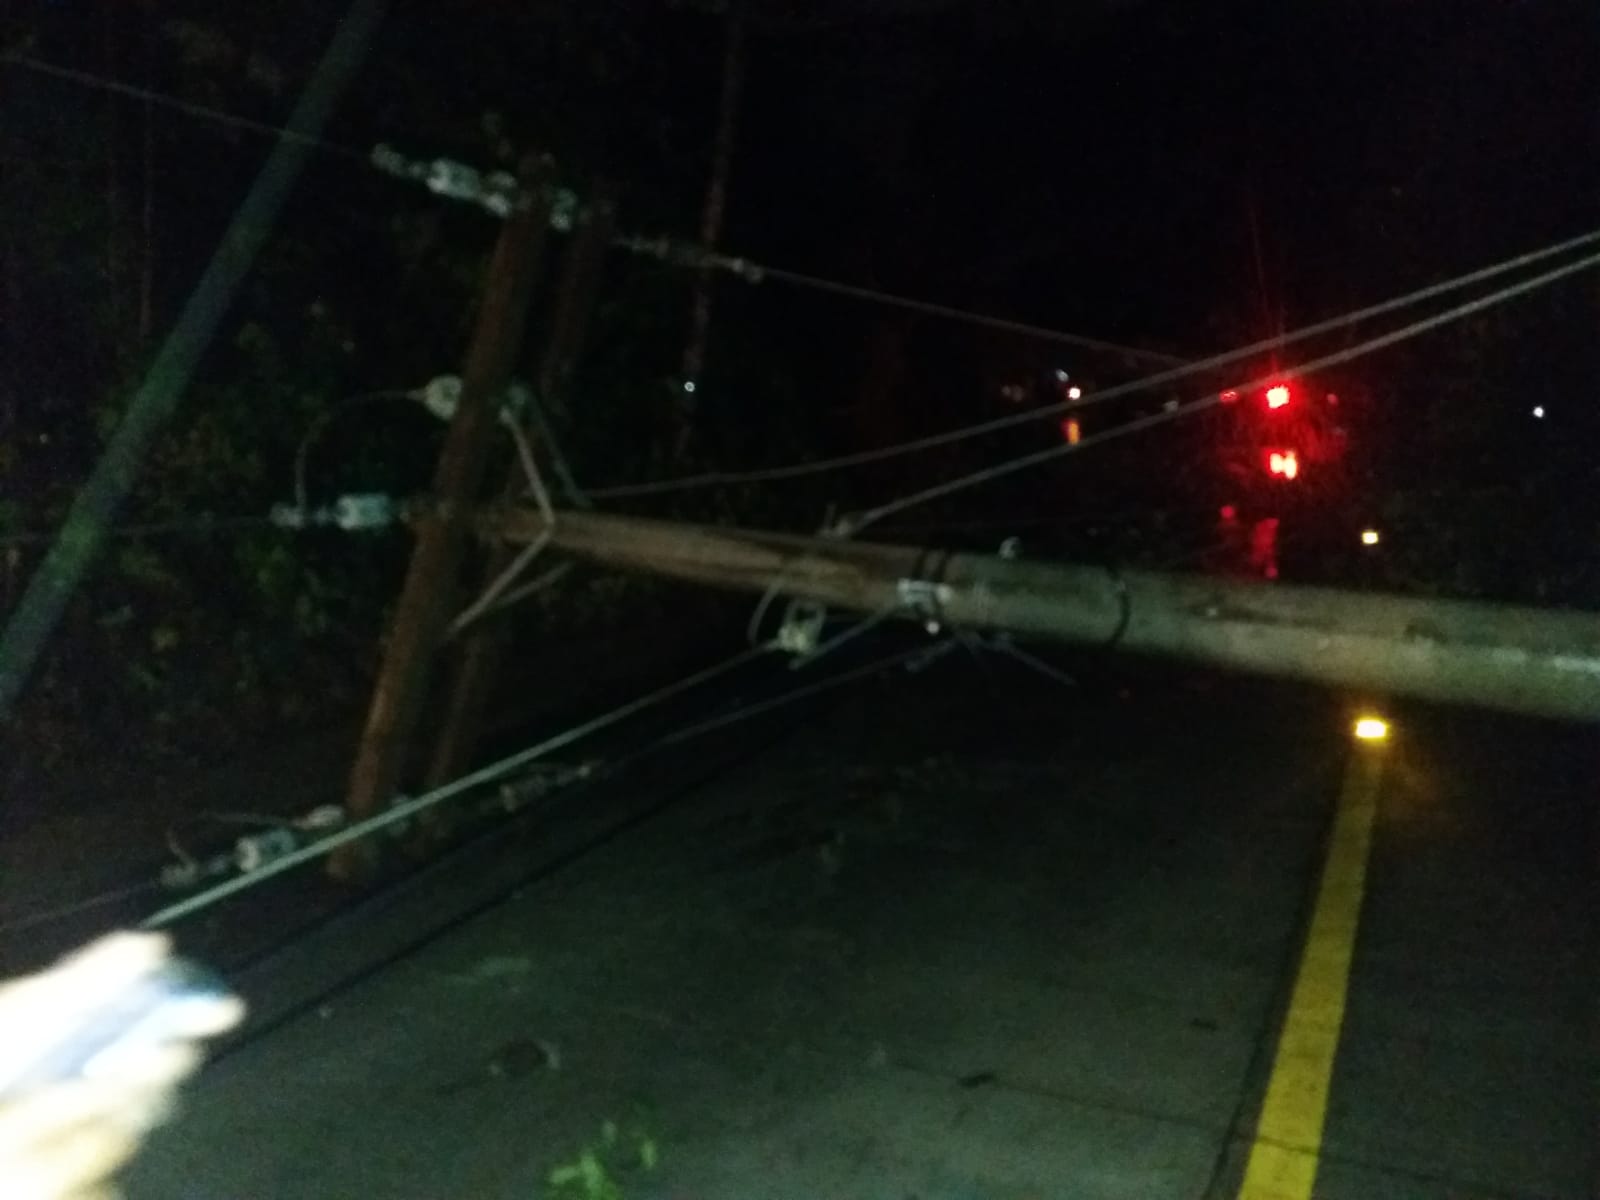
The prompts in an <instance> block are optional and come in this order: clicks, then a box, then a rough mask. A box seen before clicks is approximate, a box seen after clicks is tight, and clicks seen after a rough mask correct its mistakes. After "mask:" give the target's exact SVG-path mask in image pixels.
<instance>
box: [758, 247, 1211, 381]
mask: <svg viewBox="0 0 1600 1200" xmlns="http://www.w3.org/2000/svg"><path fill="white" fill-rule="evenodd" d="M752 265H753V266H754V267H755V268H756V270H757V271H759V272H760V276H761V278H762V279H776V280H778V281H779V282H781V283H787V284H791V285H793V286H794V287H804V288H812V289H814V290H816V291H820V292H830V293H832V294H833V295H836V296H848V297H850V298H851V299H854V300H865V301H867V302H869V303H872V304H882V305H885V306H887V307H890V308H903V309H907V310H908V311H910V312H917V313H922V314H923V315H925V316H930V317H945V318H947V319H949V320H952V321H962V322H964V323H966V324H968V325H977V326H979V327H981V328H984V329H998V330H1000V331H1001V332H1004V333H1015V334H1018V335H1020V336H1022V337H1027V338H1033V339H1034V340H1035V341H1041V342H1056V343H1058V344H1060V345H1063V346H1077V347H1079V348H1080V349H1083V350H1094V351H1097V352H1100V353H1103V354H1115V355H1120V356H1121V357H1123V358H1141V359H1146V360H1148V361H1150V362H1163V363H1168V364H1186V363H1187V362H1188V361H1189V360H1188V359H1185V358H1179V357H1178V356H1177V355H1174V354H1163V353H1161V352H1160V351H1157V350H1144V349H1141V348H1139V347H1137V346H1127V345H1123V344H1121V343H1118V342H1107V341H1103V340H1101V339H1099V338H1092V337H1085V336H1083V335H1082V334H1076V333H1066V332H1064V331H1062V330H1060V329H1050V328H1047V327H1046V326H1043V325H1029V324H1027V323H1025V322H1023V321H1013V320H1009V319H1008V318H1005V317H992V316H989V315H988V314H986V313H981V312H973V311H971V310H970V309H964V308H955V307H953V306H951V305H948V304H935V303H933V302H932V301H929V300H918V299H915V298H914V297H911V296H901V295H897V294H896V293H893V292H884V291H879V290H878V289H877V288H869V287H862V286H861V285H859V284H854V283H841V282H839V281H838V280H835V279H824V278H823V277H821V276H820V275H806V274H802V273H801V272H799V271H790V270H786V269H784V268H782V267H769V266H765V265H763V264H760V263H756V264H752Z"/></svg>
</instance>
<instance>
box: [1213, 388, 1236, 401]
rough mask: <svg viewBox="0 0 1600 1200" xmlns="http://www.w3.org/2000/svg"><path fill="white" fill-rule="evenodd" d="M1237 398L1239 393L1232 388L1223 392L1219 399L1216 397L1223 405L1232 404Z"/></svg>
mask: <svg viewBox="0 0 1600 1200" xmlns="http://www.w3.org/2000/svg"><path fill="white" fill-rule="evenodd" d="M1238 398H1239V393H1238V392H1237V391H1236V390H1235V389H1233V388H1229V389H1228V390H1227V391H1225V392H1223V393H1222V395H1221V396H1220V397H1218V399H1220V400H1221V401H1222V402H1223V403H1224V404H1232V403H1233V402H1234V401H1235V400H1237V399H1238Z"/></svg>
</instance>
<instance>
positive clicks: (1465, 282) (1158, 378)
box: [586, 230, 1600, 499]
mask: <svg viewBox="0 0 1600 1200" xmlns="http://www.w3.org/2000/svg"><path fill="white" fill-rule="evenodd" d="M1595 242H1600V230H1595V231H1593V232H1590V233H1586V234H1583V235H1581V236H1579V237H1574V238H1569V239H1568V240H1566V241H1564V242H1558V243H1556V244H1554V245H1551V246H1546V247H1544V248H1542V249H1539V250H1533V251H1530V252H1528V253H1526V254H1520V255H1517V256H1515V257H1513V258H1508V259H1503V260H1501V261H1499V262H1496V263H1493V264H1491V265H1489V266H1486V267H1481V268H1479V269H1477V270H1475V271H1471V272H1469V273H1467V274H1465V275H1458V276H1454V277H1452V278H1450V279H1446V280H1443V281H1441V282H1439V283H1434V284H1429V285H1428V286H1427V287H1423V288H1419V289H1417V290H1416V291H1412V292H1407V293H1405V294H1404V295H1401V296H1396V297H1394V298H1392V299H1389V300H1384V301H1380V302H1379V303H1377V304H1371V305H1368V306H1367V307H1365V308H1359V309H1355V310H1352V311H1350V312H1346V313H1343V314H1340V315H1338V316H1335V317H1330V318H1328V319H1327V320H1324V321H1318V322H1316V323H1314V324H1312V325H1307V326H1304V327H1302V328H1300V329H1295V330H1292V331H1290V332H1288V333H1283V334H1279V335H1277V336H1275V337H1270V338H1263V339H1262V340H1260V341H1257V342H1252V343H1250V344H1249V345H1247V346H1241V347H1239V348H1237V349H1234V350H1228V351H1225V352H1223V353H1220V354H1214V355H1212V356H1211V357H1209V358H1204V359H1200V360H1198V361H1195V362H1192V363H1186V364H1185V365H1183V366H1180V367H1174V368H1173V369H1171V370H1168V371H1161V372H1158V373H1157V374H1155V375H1147V376H1143V377H1142V378H1139V379H1134V380H1131V381H1129V382H1128V383H1123V384H1118V385H1116V386H1114V387H1110V388H1105V389H1103V390H1101V391H1097V392H1093V393H1091V394H1089V395H1087V396H1083V397H1080V398H1079V399H1077V400H1065V401H1061V402H1059V403H1053V404H1046V405H1041V406H1038V407H1035V408H1030V409H1025V410H1023V411H1022V412H1018V413H1008V414H1007V415H1005V416H1003V417H995V418H993V419H991V420H987V421H980V422H977V423H975V424H972V425H963V426H960V427H958V428H955V429H949V430H946V431H944V432H943V433H934V434H929V435H927V436H926V437H919V438H912V439H910V440H908V441H904V442H897V443H895V444H894V445H892V446H882V447H879V448H877V449H874V450H861V451H856V452H854V453H851V454H840V455H835V456H833V457H830V458H823V459H817V460H815V461H812V462H805V463H792V464H788V465H785V466H780V467H765V468H757V469H754V470H749V471H704V472H700V473H698V474H694V475H682V476H678V477H676V478H672V479H662V480H655V481H647V482H643V483H632V484H618V485H611V486H607V487H600V488H589V489H587V491H586V494H587V495H589V496H591V497H595V498H598V499H622V498H626V497H632V496H652V495H661V494H666V493H670V492H680V491H691V490H697V489H700V488H706V487H719V486H732V485H738V484H746V483H772V482H778V481H781V480H786V479H796V478H801V477H804V476H808V475H820V474H825V473H827V472H831V471H837V470H844V469H848V468H850V467H857V466H865V465H866V464H868V463H875V462H883V461H885V460H888V459H892V458H899V457H902V456H904V455H908V454H916V453H920V452H921V451H924V450H933V449H936V448H938V447H940V446H948V445H953V444H955V443H958V442H963V441H967V440H969V439H971V438H976V437H982V436H984V435H986V434H990V433H998V432H1000V431H1001V430H1005V429H1011V428H1014V427H1016V426H1019V425H1026V424H1030V423H1032V422H1034V421H1038V420H1041V419H1044V418H1047V417H1056V416H1060V415H1061V414H1063V413H1067V412H1072V411H1076V410H1078V409H1083V408H1089V407H1091V406H1094V405H1099V404H1105V403H1107V402H1109V401H1111V400H1117V399H1121V398H1122V397H1124V396H1128V395H1132V394H1133V393H1136V392H1143V391H1149V390H1150V389H1152V388H1157V387H1160V386H1162V385H1163V384H1167V383H1173V382H1176V381H1178V380H1180V379H1184V378H1187V377H1189V376H1191V375H1196V374H1200V373H1202V372H1207V371H1213V370H1216V369H1218V368H1221V367H1226V366H1231V365H1232V364H1234V363H1236V362H1239V361H1241V360H1243V359H1248V358H1252V357H1255V356H1256V355H1259V354H1263V353H1265V352H1266V351H1269V350H1276V349H1280V348H1282V347H1284V346H1288V345H1293V344H1294V343H1296V342H1300V341H1303V340H1305V339H1307V338H1311V337H1315V336H1317V335H1318V334H1323V333H1330V332H1332V331H1334V330H1336V329H1340V328H1343V327H1345V326H1349V325H1355V324H1359V323H1360V322H1362V321H1367V320H1370V319H1372V318H1373V317H1379V316H1383V315H1385V314H1387V313H1390V312H1394V311H1396V310H1397V309H1401V308H1409V307H1411V306H1413V305H1416V304H1420V303H1422V302H1424V301H1426V300H1432V299H1435V298H1437V297H1439V296H1442V295H1446V294H1448V293H1450V292H1453V291H1459V290H1460V289H1462V288H1465V287H1470V286H1471V285H1473V284H1475V283H1482V282H1484V281H1485V280H1488V279H1492V278H1495V277H1496V276H1499V275H1503V274H1506V273H1507V272H1510V271H1515V270H1517V269H1519V268H1521V267H1526V266H1531V265H1533V264H1534V263H1538V262H1542V261H1544V260H1546V259H1549V258H1553V257H1555V256H1557V255H1560V254H1562V253H1565V252H1566V251H1569V250H1575V249H1578V248H1579V247H1582V246H1588V245H1591V244H1593V243H1595ZM1300 369H1302V370H1303V369H1304V368H1300ZM1268 382H1271V380H1269V381H1268Z"/></svg>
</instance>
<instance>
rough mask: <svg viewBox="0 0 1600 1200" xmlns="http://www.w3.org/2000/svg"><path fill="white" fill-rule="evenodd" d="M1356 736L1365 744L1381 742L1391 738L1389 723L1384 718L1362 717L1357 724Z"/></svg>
mask: <svg viewBox="0 0 1600 1200" xmlns="http://www.w3.org/2000/svg"><path fill="white" fill-rule="evenodd" d="M1355 734H1356V737H1358V738H1360V739H1361V740H1362V741H1363V742H1381V741H1383V740H1384V739H1385V738H1386V737H1388V736H1389V722H1387V721H1385V720H1384V719H1383V718H1382V717H1362V718H1361V719H1360V720H1358V721H1357V722H1356V729H1355Z"/></svg>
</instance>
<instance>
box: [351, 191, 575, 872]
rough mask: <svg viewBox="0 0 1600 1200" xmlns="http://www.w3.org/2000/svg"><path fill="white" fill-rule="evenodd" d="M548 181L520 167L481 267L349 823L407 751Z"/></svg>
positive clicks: (528, 286)
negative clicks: (481, 283)
mask: <svg viewBox="0 0 1600 1200" xmlns="http://www.w3.org/2000/svg"><path fill="white" fill-rule="evenodd" d="M548 177H549V166H548V164H547V163H543V162H541V163H538V164H532V165H530V167H529V168H528V169H525V170H524V172H523V179H524V182H525V185H526V186H527V188H528V191H529V193H530V195H532V196H533V197H534V200H533V202H532V203H531V204H530V205H529V206H528V207H527V208H525V209H523V210H522V211H521V212H519V213H517V214H516V215H515V216H513V217H512V218H511V219H510V220H509V221H507V222H506V225H505V227H504V228H503V229H502V230H501V232H500V240H499V242H498V243H497V244H496V246H495V250H494V257H493V259H492V260H491V262H490V264H489V280H488V284H487V286H486V288H485V290H484V296H483V302H482V307H481V308H480V310H479V313H478V323H477V329H476V331H475V332H474V334H473V339H472V346H471V348H470V350H469V351H468V354H467V362H466V367H465V369H464V370H463V372H462V379H461V399H460V401H459V404H458V407H457V409H456V413H455V416H454V418H453V419H452V421H451V423H450V432H449V434H448V435H447V436H446V438H445V444H444V448H443V449H442V450H441V451H440V454H439V465H438V468H437V470H436V472H435V474H434V482H433V491H434V498H435V501H436V503H435V505H433V506H432V509H431V511H430V514H429V516H428V517H427V519H426V520H424V521H423V522H422V523H421V527H420V529H419V530H418V534H417V545H416V548H415V550H414V551H413V552H412V555H411V566H410V569H409V571H408V572H407V574H406V581H405V586H404V589H403V590H402V591H401V594H400V602H399V604H398V606H397V607H396V609H395V615H394V620H393V622H392V624H391V626H390V631H389V642H388V647H387V649H386V651H385V653H384V658H383V666H382V668H381V669H380V671H379V674H378V681H377V684H376V685H375V686H374V688H373V692H372V704H371V707H370V708H369V709H368V712H367V723H366V727H365V729H364V730H363V732H362V735H361V744H360V747H359V749H358V750H357V752H356V759H355V765H354V766H353V767H352V769H351V772H350V788H349V793H348V797H347V800H346V809H347V811H348V814H349V817H350V819H351V820H352V821H360V820H364V819H365V818H367V817H370V816H371V815H372V814H373V813H375V812H376V811H378V809H379V808H380V807H381V806H383V805H385V804H387V803H388V802H389V800H390V799H391V798H392V797H393V795H394V793H395V790H396V789H397V788H398V787H399V786H400V782H401V776H402V775H403V773H404V770H405V767H406V763H407V761H408V759H409V757H410V747H411V739H412V736H413V734H414V733H415V731H416V726H417V722H418V720H419V718H420V717H421V714H422V702H423V699H424V697H425V695H426V692H427V686H428V681H429V677H430V674H431V668H432V666H433V659H434V654H435V651H436V650H437V649H438V645H439V638H440V636H441V634H442V633H443V629H444V623H445V619H446V616H447V606H448V604H449V603H450V601H451V600H453V599H454V598H455V597H456V594H457V590H458V589H457V586H456V584H457V580H456V576H457V572H458V571H459V570H460V566H461V559H462V555H463V552H464V551H465V549H466V546H467V540H468V534H469V533H470V520H471V511H472V506H473V505H474V504H475V503H476V502H477V499H478V495H479V489H480V487H481V485H482V482H483V472H484V467H485V465H486V461H487V458H488V454H489V447H490V442H491V439H492V437H493V434H494V430H495V427H496V422H497V415H498V414H497V413H496V412H495V409H494V403H493V401H494V398H495V397H497V396H499V395H501V394H502V393H503V392H504V390H505V388H506V384H507V382H508V381H509V379H510V377H511V370H512V366H513V364H514V363H515V360H516V356H517V353H518V351H519V349H520V347H521V344H522V331H523V326H524V324H525V322H526V319H527V311H528V302H529V299H530V296H531V294H532V291H533V282H534V279H535V277H536V276H537V274H538V268H539V260H540V256H541V253H542V251H543V248H544V243H545V231H546V227H547V226H548V224H549V206H550V189H549V187H548V186H547V181H548ZM370 854H371V851H370V844H369V843H365V842H363V843H353V844H351V845H350V846H348V847H346V848H344V850H343V851H341V853H339V854H337V855H335V856H334V858H333V859H331V860H330V863H329V870H330V872H331V873H332V874H333V875H334V876H335V877H338V878H349V877H352V876H354V875H358V874H360V873H361V872H362V870H363V869H364V868H365V867H366V866H367V865H368V859H369V858H370Z"/></svg>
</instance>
